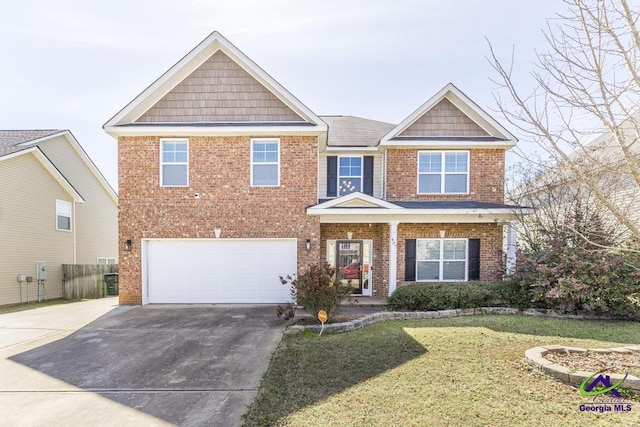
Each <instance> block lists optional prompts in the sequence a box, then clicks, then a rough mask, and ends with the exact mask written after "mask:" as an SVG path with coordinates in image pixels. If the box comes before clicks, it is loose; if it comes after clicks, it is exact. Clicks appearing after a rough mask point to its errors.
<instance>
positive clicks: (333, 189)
mask: <svg viewBox="0 0 640 427" xmlns="http://www.w3.org/2000/svg"><path fill="white" fill-rule="evenodd" d="M337 191H338V156H328V157H327V197H336V193H337Z"/></svg>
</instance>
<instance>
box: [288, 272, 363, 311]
mask: <svg viewBox="0 0 640 427" xmlns="http://www.w3.org/2000/svg"><path fill="white" fill-rule="evenodd" d="M280 282H281V283H282V284H283V285H289V286H291V297H292V300H293V302H294V303H296V304H299V305H302V306H303V307H304V310H305V311H306V312H308V313H312V314H316V313H317V312H318V311H320V310H324V311H326V312H327V315H328V316H330V315H331V312H333V311H335V310H336V309H337V307H338V305H339V304H340V300H341V299H342V298H344V297H345V296H347V295H349V294H350V293H351V288H350V287H348V286H343V285H342V284H341V282H340V281H336V270H335V268H333V267H331V266H330V265H329V264H327V263H326V262H325V263H323V264H313V265H311V266H309V268H308V269H307V271H305V272H304V273H302V274H300V275H299V276H298V277H296V278H294V277H292V276H290V275H289V276H286V277H282V276H280Z"/></svg>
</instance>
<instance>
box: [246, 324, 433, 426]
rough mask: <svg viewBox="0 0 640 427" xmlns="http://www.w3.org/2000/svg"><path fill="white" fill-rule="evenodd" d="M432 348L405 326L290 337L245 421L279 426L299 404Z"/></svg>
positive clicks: (321, 397)
mask: <svg viewBox="0 0 640 427" xmlns="http://www.w3.org/2000/svg"><path fill="white" fill-rule="evenodd" d="M427 351H428V350H427V349H426V348H425V347H424V346H423V345H422V344H420V343H419V342H417V341H416V340H415V339H414V338H413V337H411V336H410V335H409V334H407V333H406V332H405V331H404V329H403V328H402V327H399V328H385V327H384V326H383V325H380V324H379V325H371V326H368V327H367V328H364V329H360V330H356V331H351V332H348V333H346V334H327V335H323V336H321V337H319V336H318V335H317V332H313V333H312V332H311V331H306V332H305V333H303V334H301V335H298V336H287V337H285V338H284V339H283V340H282V341H281V343H280V346H279V347H278V349H277V350H276V352H275V353H274V354H273V356H272V358H271V362H270V364H269V369H268V370H267V372H266V373H265V375H264V376H263V378H262V383H261V386H260V391H259V393H258V396H257V398H256V400H255V402H254V404H253V405H252V406H251V407H250V410H249V412H248V413H247V414H246V415H245V424H246V425H250V426H255V425H264V426H269V425H274V424H275V423H276V422H278V420H280V419H282V418H284V417H286V416H287V415H288V414H291V413H293V412H296V411H298V410H299V409H301V408H303V407H305V406H310V405H313V404H315V403H317V402H320V401H322V400H324V399H327V398H329V397H331V396H333V395H336V394H339V393H341V392H342V391H344V390H346V389H348V388H350V387H352V386H355V385H357V384H359V383H362V382H364V381H366V380H369V379H372V378H375V377H377V376H379V375H381V374H383V373H384V372H386V371H389V370H392V369H394V368H397V367H398V366H400V365H402V364H404V363H406V362H408V361H410V360H413V359H415V358H417V357H420V356H422V355H424V354H425V353H427Z"/></svg>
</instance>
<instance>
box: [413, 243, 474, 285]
mask: <svg viewBox="0 0 640 427" xmlns="http://www.w3.org/2000/svg"><path fill="white" fill-rule="evenodd" d="M420 240H437V241H439V242H440V259H439V260H438V268H439V269H438V277H439V278H440V279H439V280H419V279H418V262H419V261H430V262H435V261H436V260H419V259H418V241H420ZM446 240H449V241H451V240H458V241H461V240H463V241H464V242H465V243H464V244H465V251H464V280H444V279H443V277H444V262H445V261H457V262H459V261H462V260H459V259H458V260H455V259H453V260H452V259H447V260H445V259H444V242H445V241H446ZM461 281H462V282H468V281H469V239H459V238H451V239H438V238H424V239H416V282H437V283H440V282H461Z"/></svg>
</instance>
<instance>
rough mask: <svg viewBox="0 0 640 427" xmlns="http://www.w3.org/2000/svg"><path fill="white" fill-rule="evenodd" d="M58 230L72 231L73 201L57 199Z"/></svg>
mask: <svg viewBox="0 0 640 427" xmlns="http://www.w3.org/2000/svg"><path fill="white" fill-rule="evenodd" d="M56 230H58V231H71V203H69V202H65V201H64V200H56Z"/></svg>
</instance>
